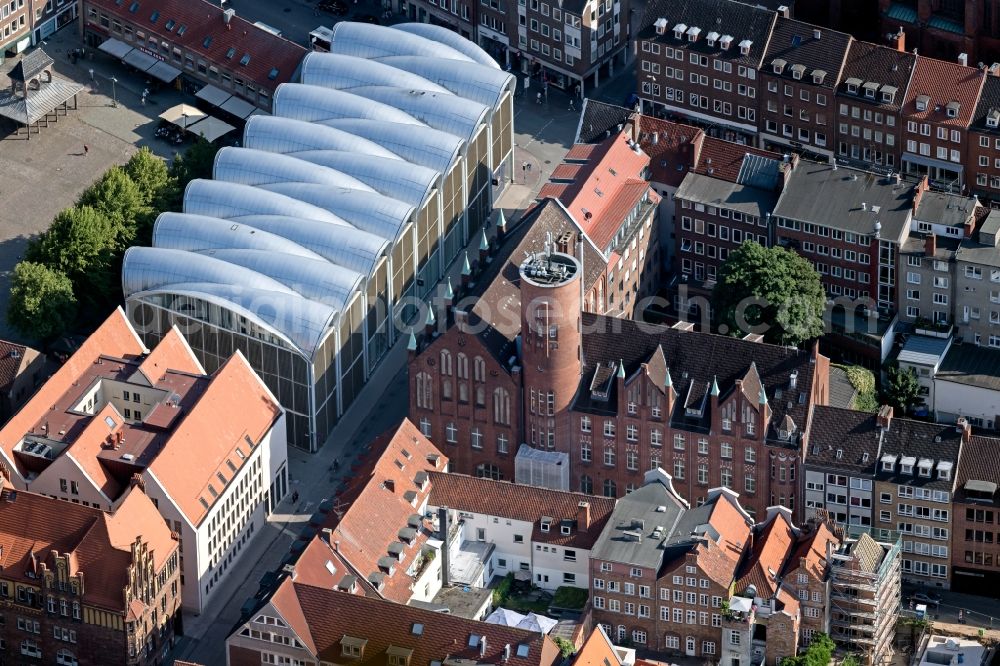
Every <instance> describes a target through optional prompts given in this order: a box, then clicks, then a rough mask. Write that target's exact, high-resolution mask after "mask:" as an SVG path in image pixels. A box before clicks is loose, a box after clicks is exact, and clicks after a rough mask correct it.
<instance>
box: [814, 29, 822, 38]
mask: <svg viewBox="0 0 1000 666" xmlns="http://www.w3.org/2000/svg"><path fill="white" fill-rule="evenodd" d="M822 36H823V31H822V30H820V29H819V28H813V39H819V38H820V37H822Z"/></svg>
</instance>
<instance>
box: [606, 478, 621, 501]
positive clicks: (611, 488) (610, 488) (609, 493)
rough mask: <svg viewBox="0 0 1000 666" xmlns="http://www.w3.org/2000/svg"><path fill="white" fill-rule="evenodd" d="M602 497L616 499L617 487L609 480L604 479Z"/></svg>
mask: <svg viewBox="0 0 1000 666" xmlns="http://www.w3.org/2000/svg"><path fill="white" fill-rule="evenodd" d="M604 496H605V497H618V485H617V484H616V483H615V482H614V481H612V480H611V479H604Z"/></svg>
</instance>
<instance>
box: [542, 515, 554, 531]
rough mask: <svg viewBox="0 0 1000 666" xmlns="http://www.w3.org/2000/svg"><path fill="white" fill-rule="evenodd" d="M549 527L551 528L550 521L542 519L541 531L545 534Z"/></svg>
mask: <svg viewBox="0 0 1000 666" xmlns="http://www.w3.org/2000/svg"><path fill="white" fill-rule="evenodd" d="M551 527H552V519H551V518H542V531H543V532H546V533H547V532H548V531H549V529H550V528H551Z"/></svg>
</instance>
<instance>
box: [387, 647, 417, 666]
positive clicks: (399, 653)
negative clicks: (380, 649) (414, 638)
mask: <svg viewBox="0 0 1000 666" xmlns="http://www.w3.org/2000/svg"><path fill="white" fill-rule="evenodd" d="M385 653H386V655H387V656H388V657H389V666H410V657H411V656H412V655H413V650H410V649H408V648H402V647H396V646H395V645H390V646H389V647H388V648H386V650H385Z"/></svg>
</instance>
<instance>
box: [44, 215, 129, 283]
mask: <svg viewBox="0 0 1000 666" xmlns="http://www.w3.org/2000/svg"><path fill="white" fill-rule="evenodd" d="M113 233H114V232H113V229H112V226H111V221H110V220H109V219H108V217H107V216H106V215H104V214H103V213H101V212H99V211H97V210H96V209H94V208H92V207H90V206H73V207H72V208H67V209H65V210H63V211H61V212H60V213H59V214H58V215H56V216H55V219H53V220H52V224H51V225H50V226H49V228H48V229H47V230H46V231H45V232H44V233H42V235H41V236H39V237H38V238H37V239H35V240H33V241H32V242H31V243H30V244H29V245H28V250H27V252H26V254H25V258H26V259H27V260H28V261H33V262H36V263H40V264H45V265H46V266H48V267H49V268H54V269H56V270H59V271H62V272H63V273H65V274H66V275H67V277H69V278H70V279H71V280H73V281H74V282H76V281H77V280H78V279H79V278H80V277H83V276H86V275H87V274H88V273H89V272H92V271H95V270H96V271H104V270H107V268H108V265H109V264H110V262H111V261H112V259H113V255H114V251H115V248H114V246H113V242H114V238H113Z"/></svg>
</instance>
